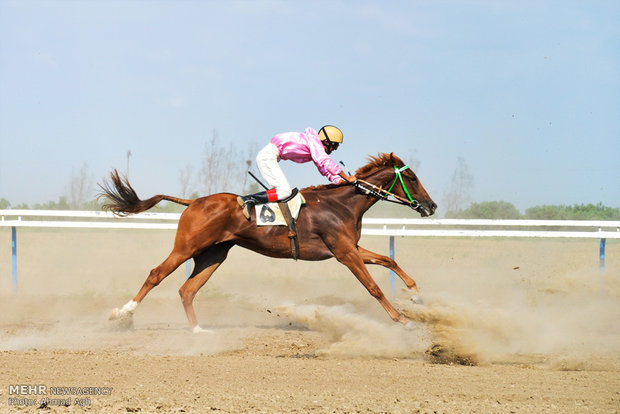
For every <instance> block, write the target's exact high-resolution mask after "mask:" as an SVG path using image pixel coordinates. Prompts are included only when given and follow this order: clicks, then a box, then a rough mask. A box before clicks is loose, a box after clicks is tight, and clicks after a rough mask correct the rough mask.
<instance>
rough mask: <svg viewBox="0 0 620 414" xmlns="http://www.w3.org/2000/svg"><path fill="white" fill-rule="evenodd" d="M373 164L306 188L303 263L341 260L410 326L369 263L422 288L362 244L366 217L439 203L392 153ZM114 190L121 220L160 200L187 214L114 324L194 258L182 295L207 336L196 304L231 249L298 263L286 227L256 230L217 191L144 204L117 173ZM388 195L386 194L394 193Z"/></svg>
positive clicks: (108, 193)
mask: <svg viewBox="0 0 620 414" xmlns="http://www.w3.org/2000/svg"><path fill="white" fill-rule="evenodd" d="M369 161H370V162H369V163H368V164H367V165H365V166H363V167H361V168H360V169H358V170H357V171H356V173H355V175H356V177H357V178H358V182H357V183H355V184H350V183H345V184H341V185H323V186H316V187H309V188H305V189H302V190H301V193H302V195H303V196H304V198H305V200H306V204H305V205H304V206H303V207H302V209H301V212H300V214H299V218H298V220H297V234H298V238H299V259H302V260H313V261H316V260H325V259H329V258H332V257H335V258H336V260H338V261H339V262H340V263H342V264H344V265H345V266H346V267H348V268H349V270H350V271H351V272H353V274H354V275H355V277H357V279H358V280H359V281H360V282H361V283H362V284H363V285H364V287H365V288H366V289H367V290H368V292H369V293H370V294H371V295H372V296H374V297H375V298H376V299H377V300H378V301H379V303H380V304H381V305H382V306H383V308H385V310H386V311H387V313H388V314H389V315H390V317H391V318H392V319H393V320H394V321H397V322H401V323H403V324H406V323H408V322H409V319H407V318H406V317H405V316H404V315H402V314H401V313H400V312H398V311H397V310H396V309H395V308H394V307H393V306H392V304H391V303H390V302H389V301H388V300H387V299H386V297H385V295H384V294H383V292H382V291H381V289H380V288H379V286H377V284H376V283H375V281H374V280H373V278H372V277H371V275H370V273H369V272H368V270H367V269H366V266H365V264H379V265H382V266H384V267H387V268H388V269H391V270H393V271H394V272H395V273H396V274H397V275H398V276H399V277H400V278H401V279H402V280H403V282H404V283H405V285H407V287H408V288H409V289H412V290H413V291H414V292H416V293H417V291H418V288H417V286H416V283H415V282H414V281H413V279H411V278H410V277H409V276H408V275H407V274H406V273H405V272H404V271H403V270H402V269H401V268H400V267H399V266H398V265H397V264H396V262H394V260H392V259H390V258H389V257H386V256H383V255H380V254H377V253H373V252H371V251H369V250H366V249H364V248H363V247H361V246H359V245H358V244H357V243H358V241H359V239H360V236H361V232H362V216H363V215H364V213H365V212H366V211H367V210H368V209H369V208H370V207H371V206H372V205H373V204H375V203H376V202H377V201H378V200H379V199H387V198H388V196H391V197H393V198H396V200H397V201H395V202H397V203H400V204H404V205H407V206H409V207H411V208H412V209H414V210H416V211H418V212H419V213H420V215H421V216H423V217H424V216H430V215H432V214H433V213H434V212H435V209H436V208H437V205H436V204H435V203H434V202H433V200H431V198H430V197H429V195H428V194H427V193H426V190H424V187H422V184H421V183H420V181H419V180H418V178H417V177H416V175H415V174H414V172H413V171H412V170H411V169H410V168H409V167H407V166H405V165H404V163H403V161H402V160H401V159H400V158H398V157H397V156H395V155H394V154H379V155H378V156H376V157H369ZM111 180H112V185H110V184H109V183H107V182H104V183H103V185H102V186H100V187H101V189H102V190H103V192H102V193H101V194H100V195H99V196H100V197H101V198H105V199H107V200H108V203H107V204H105V205H104V208H105V209H107V210H111V211H112V212H114V213H115V214H118V215H127V214H130V213H140V212H143V211H145V210H148V209H149V208H151V207H153V206H154V205H155V204H157V203H158V202H160V201H162V200H169V201H172V202H175V203H179V204H183V205H186V206H187V208H186V209H185V211H184V212H183V213H182V214H181V218H180V220H179V224H178V228H177V233H176V237H175V241H174V248H173V249H172V252H171V253H170V255H169V256H168V258H166V260H164V262H163V263H162V264H160V265H159V266H157V267H156V268H155V269H153V270H151V273H150V274H149V276H148V277H147V278H146V281H145V282H144V284H143V285H142V288H141V289H140V291H139V292H138V294H137V295H136V296H135V297H134V298H133V299H132V300H130V301H129V302H128V303H127V304H126V305H125V306H123V307H122V308H121V309H120V310H119V309H115V310H114V311H113V313H112V316H111V319H116V318H129V317H131V315H132V313H133V311H134V310H135V309H136V307H137V306H138V304H139V303H140V302H141V301H142V300H143V299H144V297H145V296H146V294H147V293H148V292H149V291H150V290H151V289H153V288H154V287H155V286H157V285H158V284H159V283H160V282H161V281H162V280H163V279H164V278H165V277H166V276H168V275H169V274H170V273H172V272H173V271H174V270H175V269H176V268H177V267H179V265H181V264H182V263H183V262H185V261H186V260H188V259H190V258H193V259H194V263H195V265H194V270H193V272H192V273H191V275H190V277H189V279H187V281H186V282H185V283H184V284H183V285H182V286H181V288H180V289H179V294H180V295H181V300H182V302H183V307H184V308H185V313H186V314H187V319H188V320H189V323H190V325H191V328H192V330H193V331H194V332H199V331H201V328H200V326H199V325H198V320H197V319H196V313H195V312H194V307H193V305H192V302H193V300H194V296H195V295H196V293H197V292H198V290H199V289H200V288H201V287H202V286H203V285H204V284H205V283H206V282H207V281H208V280H209V278H210V277H211V275H212V274H213V272H215V270H216V269H217V268H218V267H219V265H220V264H222V262H223V261H224V260H225V259H226V256H227V255H228V251H229V250H230V249H231V248H232V247H233V246H234V245H239V246H241V247H244V248H246V249H250V250H253V251H255V252H258V253H260V254H263V255H265V256H270V257H275V258H292V252H291V245H290V241H289V238H288V233H289V231H288V229H287V227H286V226H265V227H258V226H257V225H256V217H255V216H254V214H255V213H254V212H252V216H251V217H250V220H249V221H248V220H247V219H246V218H245V217H244V216H243V213H242V210H241V208H240V207H239V205H238V204H237V196H236V195H235V194H230V193H218V194H213V195H210V196H207V197H202V198H198V199H195V200H184V199H179V198H176V197H170V196H166V195H157V196H154V197H151V198H149V199H148V200H140V199H139V198H138V196H137V194H136V192H135V191H134V189H133V188H132V187H131V185H130V184H129V182H128V181H127V178H126V177H125V178H124V179H122V178H121V177H119V175H118V172H116V171H114V172H112V174H111ZM390 184H392V185H391V187H390V188H389V190H384V189H385V188H387V187H389V186H390Z"/></svg>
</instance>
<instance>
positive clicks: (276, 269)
mask: <svg viewBox="0 0 620 414" xmlns="http://www.w3.org/2000/svg"><path fill="white" fill-rule="evenodd" d="M173 237H174V233H173V232H168V231H162V232H149V231H144V232H140V231H105V230H99V231H97V230H66V231H55V230H41V229H29V230H19V233H18V249H19V285H18V293H17V294H13V293H12V287H11V277H10V275H11V256H10V231H6V229H1V230H0V246H6V248H5V249H3V250H2V251H0V275H1V277H0V363H1V365H0V366H1V367H2V370H1V372H2V375H0V412H21V411H24V412H32V411H36V410H37V408H41V410H42V411H44V412H63V413H64V412H82V411H91V412H155V413H157V412H231V413H237V412H270V413H271V412H318V413H323V412H325V413H332V412H336V413H340V412H391V413H396V412H401V413H410V412H423V413H432V412H479V413H494V412H497V413H510V412H515V413H539V412H557V413H566V412H576V413H581V412H584V413H585V412H588V413H589V412H601V413H614V412H618V411H620V324H619V323H618V320H620V300H619V299H620V243H618V242H612V241H608V243H607V263H606V270H605V272H604V273H601V272H600V271H599V262H598V240H525V239H524V240H520V239H519V240H516V239H513V240H505V239H484V240H481V239H468V238H462V239H433V238H421V239H413V238H398V239H397V240H396V258H397V261H398V262H399V264H400V265H401V267H403V269H405V270H406V271H408V272H409V273H410V275H411V276H412V277H413V278H414V279H415V280H416V281H417V282H418V284H419V285H420V287H421V289H422V297H423V299H424V305H416V304H413V303H412V302H411V301H410V300H409V297H410V294H409V293H408V292H407V291H406V290H405V289H403V284H402V283H400V281H399V280H397V281H396V289H395V292H394V303H395V304H397V307H399V308H400V309H401V310H402V311H403V312H405V313H406V314H407V315H408V316H409V317H410V318H411V319H413V320H414V321H416V322H415V323H413V324H412V325H411V326H410V327H409V329H406V328H404V327H403V326H401V325H399V324H395V323H393V322H392V321H391V320H390V319H389V318H388V317H387V315H386V314H385V312H384V311H383V309H382V308H381V306H380V305H379V304H378V303H377V302H376V301H375V300H374V299H373V298H372V297H370V295H368V293H367V292H366V291H365V290H364V288H363V287H362V286H361V284H359V282H357V280H356V279H355V278H354V277H353V275H351V274H350V273H349V272H348V270H347V269H346V268H344V267H342V266H341V265H340V264H338V263H337V262H336V261H334V260H330V261H325V262H318V263H304V262H299V263H295V262H293V261H288V260H273V259H268V258H264V257H261V256H258V255H256V254H254V253H251V252H247V251H244V250H242V249H239V248H236V249H233V250H232V251H231V254H230V256H229V259H228V261H227V262H226V263H225V264H224V265H222V267H221V268H220V269H219V270H218V271H217V273H216V274H215V276H214V277H213V278H212V280H211V281H209V283H208V284H207V285H206V286H205V287H204V288H203V290H202V291H201V292H200V293H199V295H198V296H197V298H196V311H197V314H198V317H199V320H200V321H201V324H202V326H203V327H204V328H206V329H208V330H209V332H207V333H202V334H192V333H191V332H189V329H188V325H187V322H186V320H185V315H184V312H183V309H182V306H181V304H180V300H179V298H178V294H177V290H178V288H179V287H180V285H181V284H182V282H183V280H184V277H185V267H184V266H182V268H180V269H179V270H177V271H176V272H175V273H174V274H173V275H171V276H169V278H168V279H166V280H165V281H164V282H163V283H162V284H161V285H160V286H159V287H157V288H156V289H155V290H154V291H153V292H152V293H151V294H150V295H149V296H147V298H146V299H145V301H144V302H143V303H142V304H141V305H140V307H139V308H138V309H137V310H136V312H135V315H134V327H133V329H131V330H117V329H116V328H117V326H115V325H114V324H111V323H110V322H109V321H108V320H107V317H108V315H109V312H110V310H111V309H112V308H113V307H118V306H121V305H123V304H124V303H125V302H127V301H128V300H129V299H130V298H131V297H132V296H133V295H134V294H135V293H136V292H137V290H138V288H139V287H140V285H141V284H142V282H143V281H144V279H145V278H146V276H147V275H148V272H149V270H150V269H151V268H152V267H154V266H156V265H157V264H159V263H160V262H161V261H162V260H163V258H165V256H166V255H167V253H168V252H169V249H170V247H171V244H172V240H173ZM360 244H361V245H363V246H364V247H367V248H369V249H371V250H374V251H377V252H380V253H383V254H386V253H387V248H388V246H387V244H388V243H387V239H386V238H380V237H374V238H373V237H368V238H364V239H362V242H361V243H360ZM370 269H371V273H372V274H373V276H374V277H375V280H376V281H377V282H378V283H379V285H380V286H381V287H382V289H383V290H384V292H385V293H386V294H387V295H388V296H390V297H391V296H392V293H391V288H390V278H389V273H388V272H387V271H386V270H385V269H383V268H380V267H371V268H370ZM20 386H25V387H20ZM22 391H24V392H22ZM29 391H30V393H28V392H29ZM33 391H38V393H33ZM67 404H69V405H68V406H65V405H67Z"/></svg>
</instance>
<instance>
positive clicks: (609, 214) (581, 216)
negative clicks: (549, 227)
mask: <svg viewBox="0 0 620 414" xmlns="http://www.w3.org/2000/svg"><path fill="white" fill-rule="evenodd" d="M525 218H527V219H531V220H620V209H619V208H614V207H606V206H604V205H603V204H602V203H598V204H575V205H573V206H565V205H543V206H535V207H530V208H528V209H527V210H525Z"/></svg>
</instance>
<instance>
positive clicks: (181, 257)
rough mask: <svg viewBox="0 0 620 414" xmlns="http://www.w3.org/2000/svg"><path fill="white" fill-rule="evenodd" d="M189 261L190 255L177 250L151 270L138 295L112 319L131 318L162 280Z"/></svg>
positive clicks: (113, 313) (115, 311) (116, 312)
mask: <svg viewBox="0 0 620 414" xmlns="http://www.w3.org/2000/svg"><path fill="white" fill-rule="evenodd" d="M187 259H189V257H188V255H185V254H180V253H178V252H177V250H176V249H175V250H173V251H172V253H170V255H169V256H168V258H166V260H164V262H163V263H162V264H160V265H159V266H157V267H156V268H155V269H153V270H151V273H150V274H149V276H148V277H147V278H146V280H145V281H144V284H142V287H141V288H140V291H138V294H137V295H136V296H135V297H134V298H133V299H132V300H130V301H129V302H127V303H126V304H125V306H123V307H122V308H121V309H120V310H119V309H114V310H113V311H112V315H111V316H110V319H118V318H124V317H127V316H130V315H131V314H132V313H133V311H134V310H135V309H136V308H137V307H138V304H139V303H140V302H141V301H142V299H144V297H145V296H146V294H147V293H149V292H150V291H151V289H153V288H154V287H155V286H157V285H159V284H160V283H161V281H162V280H164V279H165V278H166V276H168V275H169V274H170V273H172V272H174V271H175V270H176V268H177V267H179V266H180V265H181V263H183V262H184V261H186V260H187Z"/></svg>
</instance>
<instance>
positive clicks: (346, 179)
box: [338, 171, 357, 183]
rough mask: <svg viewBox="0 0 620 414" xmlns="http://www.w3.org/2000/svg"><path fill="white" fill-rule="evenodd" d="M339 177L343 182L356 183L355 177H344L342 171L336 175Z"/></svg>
mask: <svg viewBox="0 0 620 414" xmlns="http://www.w3.org/2000/svg"><path fill="white" fill-rule="evenodd" d="M338 175H339V176H340V178H342V179H343V180H345V181H346V182H348V183H354V182H356V181H357V177H356V176H354V175H346V174H345V173H344V171H342V172H341V173H340V174H338Z"/></svg>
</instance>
